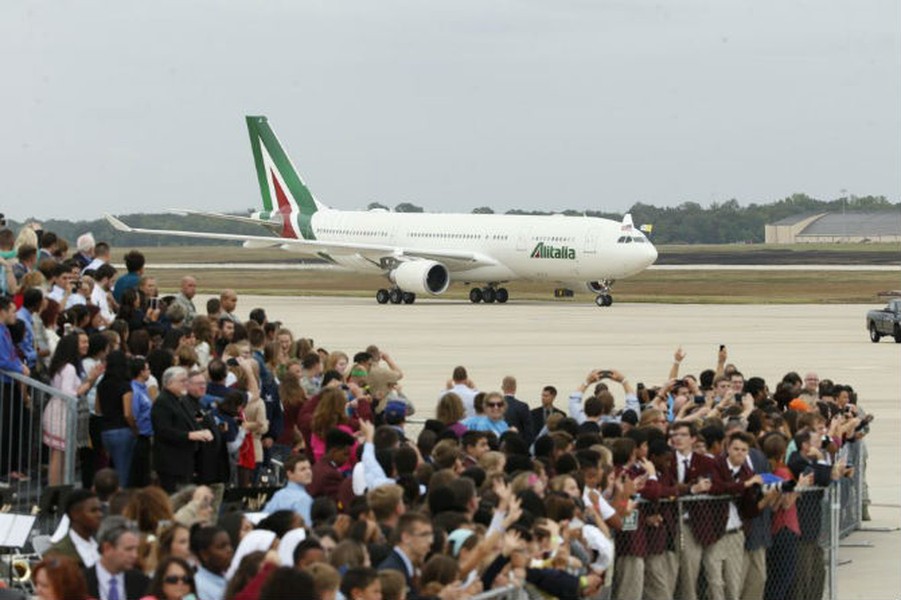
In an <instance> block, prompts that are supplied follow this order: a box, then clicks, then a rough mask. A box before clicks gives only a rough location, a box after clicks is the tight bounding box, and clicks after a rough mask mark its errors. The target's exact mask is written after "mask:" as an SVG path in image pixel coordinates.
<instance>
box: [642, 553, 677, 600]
mask: <svg viewBox="0 0 901 600" xmlns="http://www.w3.org/2000/svg"><path fill="white" fill-rule="evenodd" d="M678 576H679V557H678V556H677V555H676V553H675V552H671V551H669V550H667V551H665V552H662V553H660V554H655V555H653V556H648V557H647V558H645V559H644V597H645V599H646V600H671V599H672V598H673V596H675V595H676V579H677V577H678Z"/></svg>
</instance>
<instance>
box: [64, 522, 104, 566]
mask: <svg viewBox="0 0 901 600" xmlns="http://www.w3.org/2000/svg"><path fill="white" fill-rule="evenodd" d="M69 539H70V540H72V545H74V546H75V551H76V552H78V556H80V557H81V562H83V563H84V566H85V567H87V568H88V569H90V568H91V567H93V566H94V565H95V564H97V561H98V560H100V552H99V551H98V549H97V541H96V540H94V538H90V539H87V540H86V539H84V538H83V537H81V536H80V535H78V534H77V533H75V530H74V529H70V530H69Z"/></svg>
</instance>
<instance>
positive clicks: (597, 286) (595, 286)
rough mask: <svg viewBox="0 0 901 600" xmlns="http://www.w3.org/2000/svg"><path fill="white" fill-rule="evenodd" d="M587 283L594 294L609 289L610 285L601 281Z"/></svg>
mask: <svg viewBox="0 0 901 600" xmlns="http://www.w3.org/2000/svg"><path fill="white" fill-rule="evenodd" d="M585 285H586V286H587V287H588V291H589V292H591V293H593V294H603V293H606V292H607V291H608V290H609V288H608V286H606V285H604V284H603V283H602V282H600V281H589V282H587V283H586V284H585Z"/></svg>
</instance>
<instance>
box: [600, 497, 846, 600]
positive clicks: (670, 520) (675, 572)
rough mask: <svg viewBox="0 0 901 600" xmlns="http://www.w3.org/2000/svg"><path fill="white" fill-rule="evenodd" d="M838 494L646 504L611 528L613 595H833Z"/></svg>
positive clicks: (627, 599) (717, 598) (628, 599)
mask: <svg viewBox="0 0 901 600" xmlns="http://www.w3.org/2000/svg"><path fill="white" fill-rule="evenodd" d="M837 493H838V486H837V485H833V486H831V487H830V488H819V487H812V488H805V489H803V490H798V491H796V492H793V493H787V494H779V493H773V494H771V495H770V496H769V497H770V498H771V499H770V500H767V499H766V498H767V496H765V495H764V494H763V492H762V490H760V488H759V487H757V488H752V489H751V490H749V492H748V493H747V494H745V495H743V496H742V497H739V498H736V497H733V496H707V495H698V496H685V497H682V498H679V499H676V500H669V499H667V500H663V501H657V502H648V501H640V502H639V503H638V505H637V507H636V510H635V511H634V512H633V513H632V514H631V515H630V516H629V517H628V518H627V519H625V521H624V523H623V527H622V529H621V530H620V531H618V532H616V534H615V549H616V550H615V551H616V560H615V564H614V570H613V578H612V586H613V589H612V597H613V598H617V599H619V600H635V599H647V600H655V599H663V598H680V599H683V600H694V599H696V598H708V599H710V600H722V599H729V598H742V599H751V598H764V597H766V598H784V599H798V600H802V599H803V600H810V599H815V600H819V599H821V598H835V597H836V592H835V583H834V572H835V566H836V556H835V552H836V550H837V548H838V531H837V529H836V528H835V527H836V526H835V523H836V522H837V518H833V517H837V516H838V506H837V505H835V504H836V503H835V501H834V500H835V498H837ZM773 501H775V504H773V505H770V504H769V503H770V502H773ZM760 504H766V506H764V507H763V508H762V509H761V508H760ZM834 505H835V506H834Z"/></svg>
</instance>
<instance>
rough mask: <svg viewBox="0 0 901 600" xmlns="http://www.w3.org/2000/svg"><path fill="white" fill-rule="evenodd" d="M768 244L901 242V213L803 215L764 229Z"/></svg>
mask: <svg viewBox="0 0 901 600" xmlns="http://www.w3.org/2000/svg"><path fill="white" fill-rule="evenodd" d="M765 237H766V243H767V244H805V243H829V242H835V243H849V242H850V243H859V242H901V211H897V210H891V211H879V212H848V213H845V214H842V213H816V214H811V213H807V214H802V215H795V216H792V217H786V218H785V219H781V220H779V221H776V222H775V223H772V224H769V225H766V226H765Z"/></svg>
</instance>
